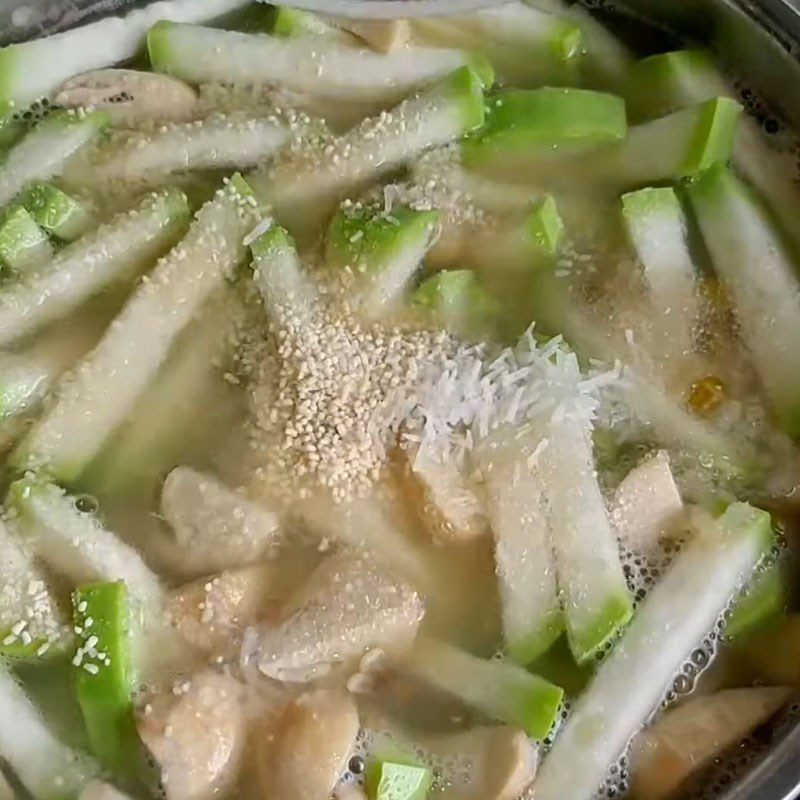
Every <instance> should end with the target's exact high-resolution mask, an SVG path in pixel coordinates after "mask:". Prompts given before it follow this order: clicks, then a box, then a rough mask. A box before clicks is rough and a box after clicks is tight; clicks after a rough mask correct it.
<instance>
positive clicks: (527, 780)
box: [423, 725, 538, 800]
mask: <svg viewBox="0 0 800 800" xmlns="http://www.w3.org/2000/svg"><path fill="white" fill-rule="evenodd" d="M423 746H427V747H428V748H429V749H430V750H431V752H432V753H433V754H434V755H436V756H438V757H439V758H444V759H447V760H448V761H452V760H458V761H460V762H462V763H465V764H468V765H469V769H468V770H465V771H464V772H465V775H464V777H462V781H464V782H465V784H464V786H463V787H461V788H460V789H459V788H458V785H457V781H458V776H453V778H452V779H450V780H449V781H448V783H449V784H451V785H454V788H455V789H456V793H457V794H458V796H459V797H465V798H466V797H474V798H475V800H517V798H519V797H521V796H522V794H523V793H524V792H525V790H526V789H527V788H528V787H529V786H530V785H531V784H532V783H533V779H534V777H536V767H537V764H538V752H537V750H536V748H535V747H534V746H533V745H532V744H531V742H530V740H529V739H528V737H527V736H526V735H525V732H524V731H522V730H521V729H519V728H514V727H511V726H509V725H495V726H486V727H478V728H473V729H472V730H468V731H464V732H463V733H456V734H450V735H448V736H439V737H436V738H434V739H431V740H429V741H428V742H427V744H426V743H423ZM467 775H468V778H467V777H466V776H467Z"/></svg>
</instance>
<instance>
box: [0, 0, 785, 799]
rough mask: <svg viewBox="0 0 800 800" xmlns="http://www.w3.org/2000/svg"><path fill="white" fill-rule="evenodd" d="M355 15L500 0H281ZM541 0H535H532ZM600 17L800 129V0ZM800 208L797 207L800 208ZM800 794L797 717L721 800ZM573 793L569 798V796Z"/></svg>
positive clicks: (705, 0) (58, 9)
mask: <svg viewBox="0 0 800 800" xmlns="http://www.w3.org/2000/svg"><path fill="white" fill-rule="evenodd" d="M282 1H283V2H284V3H286V4H287V5H294V6H299V7H303V8H307V9H312V10H328V11H330V10H331V6H332V5H335V6H336V7H335V11H336V13H338V14H342V15H347V16H353V17H373V18H380V17H384V18H387V17H404V16H413V15H429V14H448V13H457V12H459V11H466V10H469V9H474V8H478V7H480V6H488V5H493V4H498V2H502V0H282ZM147 2H148V0H0V44H7V43H11V42H14V41H24V40H25V39H30V38H34V37H37V36H42V35H46V34H48V33H55V32H57V31H60V30H65V29H67V28H70V27H74V26H76V25H79V24H82V23H85V22H88V21H91V20H93V19H96V18H98V17H101V16H104V15H107V14H110V13H114V12H117V11H121V10H124V9H127V8H130V7H131V6H135V5H145V4H146V3H147ZM532 2H533V4H536V2H535V0H532ZM583 2H584V3H585V5H587V6H588V7H590V8H591V9H593V10H595V11H597V12H598V13H599V14H601V15H602V16H603V17H607V16H609V15H614V14H617V13H618V12H620V11H622V10H623V8H624V10H625V11H627V12H631V13H633V14H634V15H635V16H636V17H638V18H641V19H644V20H647V21H649V22H653V23H655V24H656V25H657V26H659V27H663V28H665V29H667V30H669V31H671V32H673V33H675V34H679V35H680V36H681V37H682V38H683V37H685V38H686V39H688V40H690V41H698V42H703V43H710V44H711V45H712V46H713V47H714V49H715V50H716V51H717V53H718V54H719V57H720V60H721V62H722V63H723V65H725V66H727V67H728V68H729V69H730V71H731V72H732V73H734V74H736V75H738V76H746V78H747V85H748V87H750V88H752V89H753V90H754V91H755V92H756V93H757V94H758V96H759V97H761V98H762V99H763V100H764V101H765V102H766V103H767V105H768V107H769V108H770V110H771V111H772V112H774V113H775V114H776V115H777V116H779V117H783V118H784V119H785V120H787V121H788V122H790V123H791V124H792V126H793V127H794V128H795V129H796V130H798V131H800V91H799V90H800V0H623V2H619V3H617V2H615V0H583ZM797 211H798V213H800V209H798V210H797ZM792 798H800V719H798V720H795V721H794V722H793V724H790V725H788V726H786V727H785V729H784V730H783V732H782V734H781V735H780V736H779V737H778V740H777V741H775V742H774V743H773V744H772V746H771V748H770V749H769V751H768V752H767V753H766V755H765V756H764V757H763V758H762V759H761V760H760V762H758V763H757V764H756V765H754V766H753V767H752V768H751V769H750V771H749V772H748V773H747V774H746V775H745V776H744V777H742V778H741V779H740V780H739V782H737V783H736V784H735V785H734V786H733V787H732V788H730V789H729V790H728V791H727V792H726V793H725V794H724V795H722V796H720V797H719V798H718V800H792ZM564 800H569V798H564Z"/></svg>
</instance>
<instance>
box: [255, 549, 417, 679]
mask: <svg viewBox="0 0 800 800" xmlns="http://www.w3.org/2000/svg"><path fill="white" fill-rule="evenodd" d="M423 615H424V606H423V604H422V600H421V598H420V597H419V595H418V594H417V593H416V592H415V591H414V590H413V589H411V588H409V587H408V586H407V585H405V584H403V583H400V582H398V581H396V580H395V579H394V578H392V577H390V576H389V575H388V574H386V573H385V572H383V571H382V570H381V569H379V568H378V567H376V566H375V564H374V563H373V561H372V560H371V559H370V560H368V559H365V558H361V557H359V555H358V554H356V553H352V552H348V551H342V552H339V553H335V554H334V555H333V556H331V557H329V558H328V559H326V560H325V561H323V562H322V564H320V566H319V567H317V569H316V570H315V571H314V572H313V573H312V575H311V577H310V578H309V579H308V581H307V583H306V584H305V585H304V586H303V587H302V588H301V590H300V592H299V593H298V594H297V595H296V596H295V598H294V600H293V601H292V602H291V603H290V607H289V611H288V614H287V615H286V616H285V617H284V619H283V621H282V622H280V623H278V624H269V623H262V624H261V625H259V626H258V627H257V628H251V629H250V630H249V631H248V633H247V634H246V635H245V640H244V642H243V645H242V661H243V663H245V664H247V663H250V662H251V661H253V662H254V663H256V664H257V666H258V669H259V670H260V671H261V672H262V673H263V674H264V675H266V676H267V677H269V678H272V679H274V680H280V681H291V682H301V683H302V682H307V681H310V680H313V679H315V678H318V677H319V676H321V675H324V674H325V673H326V672H328V671H329V670H330V669H331V667H332V666H333V665H335V664H340V663H347V662H350V661H357V660H358V659H359V658H361V656H363V655H364V653H365V652H366V651H367V650H370V649H372V648H375V647H382V648H387V647H388V648H391V647H398V648H402V647H404V646H407V645H408V644H410V642H411V641H413V639H414V637H415V636H416V633H417V630H418V628H419V625H420V622H421V621H422V617H423Z"/></svg>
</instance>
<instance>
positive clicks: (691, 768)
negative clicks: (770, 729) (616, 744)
mask: <svg viewBox="0 0 800 800" xmlns="http://www.w3.org/2000/svg"><path fill="white" fill-rule="evenodd" d="M792 693H793V692H792V689H789V688H785V687H756V688H745V689H726V690H723V691H721V692H717V693H716V694H712V695H706V696H704V697H698V698H696V699H694V700H689V701H688V702H686V703H684V704H683V705H680V706H678V707H677V708H675V709H673V710H671V711H668V712H667V713H666V714H664V716H663V717H661V719H659V720H658V721H657V722H656V723H655V724H654V725H652V726H651V727H650V728H647V729H646V730H644V731H642V732H641V733H640V734H639V735H638V736H637V737H636V738H635V739H634V740H633V742H632V744H631V750H630V764H631V768H630V769H631V793H632V795H633V797H635V798H637V800H662V798H667V797H670V796H672V795H673V794H674V793H675V792H676V791H677V790H678V789H679V788H680V787H681V785H683V784H684V783H685V782H686V781H687V780H688V779H689V778H690V776H692V775H694V774H696V773H697V772H699V771H700V770H701V769H702V768H703V767H705V766H707V765H708V764H709V763H711V761H713V760H714V759H715V758H717V757H718V756H720V755H722V754H723V753H724V752H725V751H726V750H728V749H729V748H731V747H733V746H734V745H736V744H738V743H739V742H740V741H741V740H742V739H744V738H745V737H746V736H747V734H748V733H750V731H752V730H753V729H754V728H756V727H757V726H758V725H761V724H762V723H764V722H766V721H767V720H768V719H769V718H770V717H771V716H773V715H774V714H775V713H776V712H777V711H778V710H779V709H780V708H781V707H782V706H783V705H784V704H785V703H786V702H787V701H788V700H789V698H790V697H791V696H792Z"/></svg>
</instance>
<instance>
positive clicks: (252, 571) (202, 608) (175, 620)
mask: <svg viewBox="0 0 800 800" xmlns="http://www.w3.org/2000/svg"><path fill="white" fill-rule="evenodd" d="M274 573H275V567H274V565H273V564H272V563H265V564H254V565H252V566H248V567H241V568H239V569H234V570H229V571H227V572H222V573H220V574H219V575H215V576H213V577H209V578H201V579H200V580H197V581H193V582H192V583H187V584H185V585H184V586H180V587H179V588H177V589H174V590H173V591H171V592H170V594H169V597H168V600H167V610H168V613H169V616H170V620H171V621H172V624H173V625H174V626H175V627H176V628H177V629H178V631H179V632H180V634H181V635H182V636H183V638H184V639H186V641H187V642H189V643H190V644H192V645H194V646H195V647H196V648H197V649H198V650H201V651H202V652H204V653H206V654H208V655H212V654H217V655H223V656H230V655H233V654H234V652H235V651H236V649H237V648H238V646H239V644H240V642H241V638H242V633H243V632H244V629H245V628H246V627H247V626H248V625H251V624H253V623H254V622H256V621H257V620H258V618H259V616H260V615H261V614H262V613H263V612H264V611H265V609H266V606H267V601H268V597H269V593H270V589H271V587H272V582H273V577H274Z"/></svg>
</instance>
